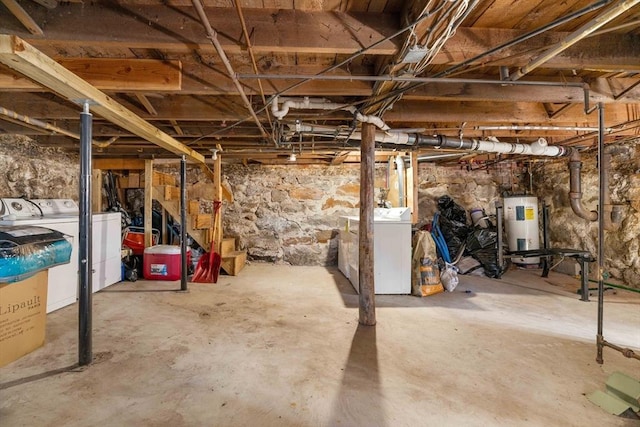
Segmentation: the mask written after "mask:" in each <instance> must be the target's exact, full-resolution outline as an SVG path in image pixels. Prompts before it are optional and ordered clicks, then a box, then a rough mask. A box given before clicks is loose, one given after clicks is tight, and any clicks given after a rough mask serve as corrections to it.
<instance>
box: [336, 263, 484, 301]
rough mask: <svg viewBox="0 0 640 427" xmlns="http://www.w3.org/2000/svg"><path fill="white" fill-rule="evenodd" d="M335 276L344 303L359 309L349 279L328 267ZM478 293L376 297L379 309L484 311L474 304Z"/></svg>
mask: <svg viewBox="0 0 640 427" xmlns="http://www.w3.org/2000/svg"><path fill="white" fill-rule="evenodd" d="M327 269H328V271H329V272H330V273H331V275H332V276H333V280H334V283H335V285H336V288H337V289H338V292H339V293H340V296H341V297H342V302H343V303H344V306H345V307H347V308H358V307H359V302H358V294H357V293H356V291H355V289H354V288H353V286H352V285H351V282H349V279H347V278H346V277H344V275H343V274H342V273H341V272H340V270H338V269H337V268H334V267H327ZM474 297H476V293H475V292H474V291H472V290H470V289H469V287H467V286H460V287H459V288H456V289H455V290H454V291H453V292H443V293H440V294H436V295H432V296H429V297H424V298H420V297H416V296H413V295H376V297H375V299H376V307H378V308H389V307H394V308H419V307H424V308H428V307H436V306H437V307H453V308H457V309H462V310H483V309H482V308H479V307H478V306H477V305H476V304H474V303H473V301H472V299H473V298H474Z"/></svg>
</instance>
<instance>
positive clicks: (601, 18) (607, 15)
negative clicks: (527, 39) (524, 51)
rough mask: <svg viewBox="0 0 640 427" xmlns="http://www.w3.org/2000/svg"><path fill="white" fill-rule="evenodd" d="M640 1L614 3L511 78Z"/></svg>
mask: <svg viewBox="0 0 640 427" xmlns="http://www.w3.org/2000/svg"><path fill="white" fill-rule="evenodd" d="M638 3H640V0H623V1H620V2H618V4H616V5H614V6H613V7H611V8H610V9H608V10H606V11H604V12H603V13H601V14H600V15H598V16H597V17H596V18H594V19H592V20H591V21H589V22H587V23H586V24H585V25H583V26H582V27H580V28H578V29H577V30H576V31H574V32H573V33H571V34H569V36H567V37H566V38H565V39H564V40H562V41H560V42H558V43H556V44H555V45H553V46H552V47H551V48H550V49H547V50H546V51H545V52H543V53H542V54H541V55H539V56H537V57H535V58H532V59H531V60H530V61H529V63H528V64H527V65H525V66H523V67H521V68H520V69H519V70H517V71H516V72H515V73H513V74H512V75H511V76H510V80H512V81H514V80H518V79H520V78H521V77H523V76H525V75H526V74H528V73H529V72H531V71H533V70H535V69H536V68H538V67H539V66H540V65H542V64H544V63H545V62H547V61H549V60H550V59H552V58H554V57H555V56H557V55H558V54H560V53H562V52H563V51H565V50H566V49H567V48H569V47H571V46H573V45H574V44H576V43H577V42H579V41H580V40H582V39H584V38H586V37H588V36H589V35H590V34H591V33H593V32H594V31H596V30H597V29H598V28H600V27H602V26H603V25H605V24H607V23H608V22H611V21H612V20H614V19H615V18H617V17H618V16H620V15H621V14H623V13H624V12H626V11H627V10H629V9H631V8H632V7H633V6H635V5H637V4H638Z"/></svg>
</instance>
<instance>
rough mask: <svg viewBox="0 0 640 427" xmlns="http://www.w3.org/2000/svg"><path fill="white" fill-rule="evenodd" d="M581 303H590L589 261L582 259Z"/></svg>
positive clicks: (580, 260)
mask: <svg viewBox="0 0 640 427" xmlns="http://www.w3.org/2000/svg"><path fill="white" fill-rule="evenodd" d="M579 262H580V293H581V295H580V301H585V302H589V259H588V258H587V257H584V256H582V257H580V258H579Z"/></svg>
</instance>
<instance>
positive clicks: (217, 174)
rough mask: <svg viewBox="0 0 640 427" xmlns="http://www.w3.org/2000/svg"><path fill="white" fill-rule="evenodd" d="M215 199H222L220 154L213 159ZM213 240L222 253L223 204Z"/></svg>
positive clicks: (215, 225)
mask: <svg viewBox="0 0 640 427" xmlns="http://www.w3.org/2000/svg"><path fill="white" fill-rule="evenodd" d="M213 200H214V201H215V200H222V159H221V158H220V154H218V155H217V156H216V158H215V160H214V161H213ZM212 213H213V212H212ZM213 240H215V242H216V250H217V251H218V253H220V249H221V248H222V206H220V210H219V211H218V215H216V220H215V224H214V234H213Z"/></svg>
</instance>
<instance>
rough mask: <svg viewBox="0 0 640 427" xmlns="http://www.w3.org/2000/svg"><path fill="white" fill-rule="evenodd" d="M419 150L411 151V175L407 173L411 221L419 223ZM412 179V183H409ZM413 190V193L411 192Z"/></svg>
mask: <svg viewBox="0 0 640 427" xmlns="http://www.w3.org/2000/svg"><path fill="white" fill-rule="evenodd" d="M418 172H419V170H418V152H417V151H412V152H411V175H409V174H407V199H408V200H409V201H410V203H408V204H407V206H409V207H410V208H411V222H412V223H413V224H417V223H418V220H419V219H420V216H419V213H418V186H419V184H420V181H419V178H418ZM409 181H411V184H409ZM409 192H411V194H409Z"/></svg>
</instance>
